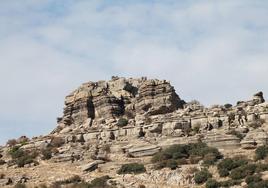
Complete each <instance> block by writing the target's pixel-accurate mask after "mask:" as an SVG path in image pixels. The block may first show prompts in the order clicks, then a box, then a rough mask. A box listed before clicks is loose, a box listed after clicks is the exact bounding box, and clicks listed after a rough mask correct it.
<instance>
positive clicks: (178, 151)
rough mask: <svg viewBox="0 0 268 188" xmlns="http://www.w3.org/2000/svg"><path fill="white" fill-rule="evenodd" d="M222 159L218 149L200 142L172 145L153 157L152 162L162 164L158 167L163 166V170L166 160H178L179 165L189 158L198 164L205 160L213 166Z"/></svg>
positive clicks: (206, 163) (205, 162)
mask: <svg viewBox="0 0 268 188" xmlns="http://www.w3.org/2000/svg"><path fill="white" fill-rule="evenodd" d="M221 157H222V155H221V153H220V152H219V151H218V150H217V149H216V148H212V147H208V146H207V145H206V144H205V143H201V142H199V143H193V144H188V145H178V144H175V145H172V146H170V147H168V148H166V149H165V150H163V151H161V152H159V153H157V154H155V155H154V156H153V157H152V162H153V163H161V164H160V165H156V166H158V167H159V166H162V168H164V167H166V166H164V165H163V164H165V163H164V162H163V161H165V160H170V159H173V160H177V163H178V164H179V160H182V159H184V160H185V159H188V158H189V159H190V162H191V163H197V162H198V161H200V160H202V159H203V160H204V164H205V165H212V164H214V163H215V162H216V161H217V160H218V159H220V158H221Z"/></svg>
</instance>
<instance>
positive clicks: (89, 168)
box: [81, 160, 104, 172]
mask: <svg viewBox="0 0 268 188" xmlns="http://www.w3.org/2000/svg"><path fill="white" fill-rule="evenodd" d="M103 163H104V161H102V160H96V161H93V162H91V163H89V164H86V165H83V166H81V169H82V171H87V172H88V171H89V172H90V171H93V170H96V169H97V168H98V165H99V164H103Z"/></svg>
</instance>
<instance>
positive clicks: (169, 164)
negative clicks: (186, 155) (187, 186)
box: [166, 159, 178, 170]
mask: <svg viewBox="0 0 268 188" xmlns="http://www.w3.org/2000/svg"><path fill="white" fill-rule="evenodd" d="M177 166H178V163H177V161H175V160H174V159H170V160H167V164H166V167H168V168H170V169H171V170H175V169H176V168H177Z"/></svg>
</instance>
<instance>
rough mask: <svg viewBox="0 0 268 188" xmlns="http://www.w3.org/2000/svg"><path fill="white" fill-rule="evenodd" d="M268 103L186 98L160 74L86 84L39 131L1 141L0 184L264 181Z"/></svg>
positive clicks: (163, 187) (158, 186)
mask: <svg viewBox="0 0 268 188" xmlns="http://www.w3.org/2000/svg"><path fill="white" fill-rule="evenodd" d="M267 122H268V103H266V102H265V99H264V97H263V93H262V92H258V93H256V94H254V95H253V97H252V98H251V99H250V100H247V101H238V102H237V104H235V105H231V104H224V105H213V106H211V107H205V106H203V105H202V104H201V103H200V102H198V101H190V102H186V101H184V100H182V99H181V98H180V97H179V95H178V94H177V93H176V92H175V89H174V87H173V86H172V85H171V84H170V82H169V81H166V80H157V79H147V78H146V77H142V78H138V79H134V78H119V77H112V79H111V80H109V81H98V82H87V83H84V84H82V85H81V86H80V87H78V88H77V89H76V90H74V91H73V92H71V93H70V94H69V95H67V96H66V98H65V106H64V109H63V115H62V117H59V118H57V126H56V128H55V129H54V130H53V131H52V132H51V133H50V134H49V135H45V136H39V137H34V138H32V139H29V138H27V137H26V136H22V137H20V138H18V139H12V140H9V141H8V142H7V144H6V145H5V146H2V147H0V187H14V186H15V187H40V188H41V187H43V188H44V187H78V188H79V187H96V188H97V187H98V188H99V187H104V188H115V187H120V188H145V187H146V188H175V187H207V188H217V187H260V188H262V187H268V145H267V144H268V133H267V130H268V123H267Z"/></svg>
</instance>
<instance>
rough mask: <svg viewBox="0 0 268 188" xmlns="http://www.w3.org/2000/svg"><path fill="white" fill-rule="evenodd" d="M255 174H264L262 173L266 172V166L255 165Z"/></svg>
mask: <svg viewBox="0 0 268 188" xmlns="http://www.w3.org/2000/svg"><path fill="white" fill-rule="evenodd" d="M256 166H257V167H256V172H257V173H259V172H264V171H268V164H261V163H259V164H256Z"/></svg>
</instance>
